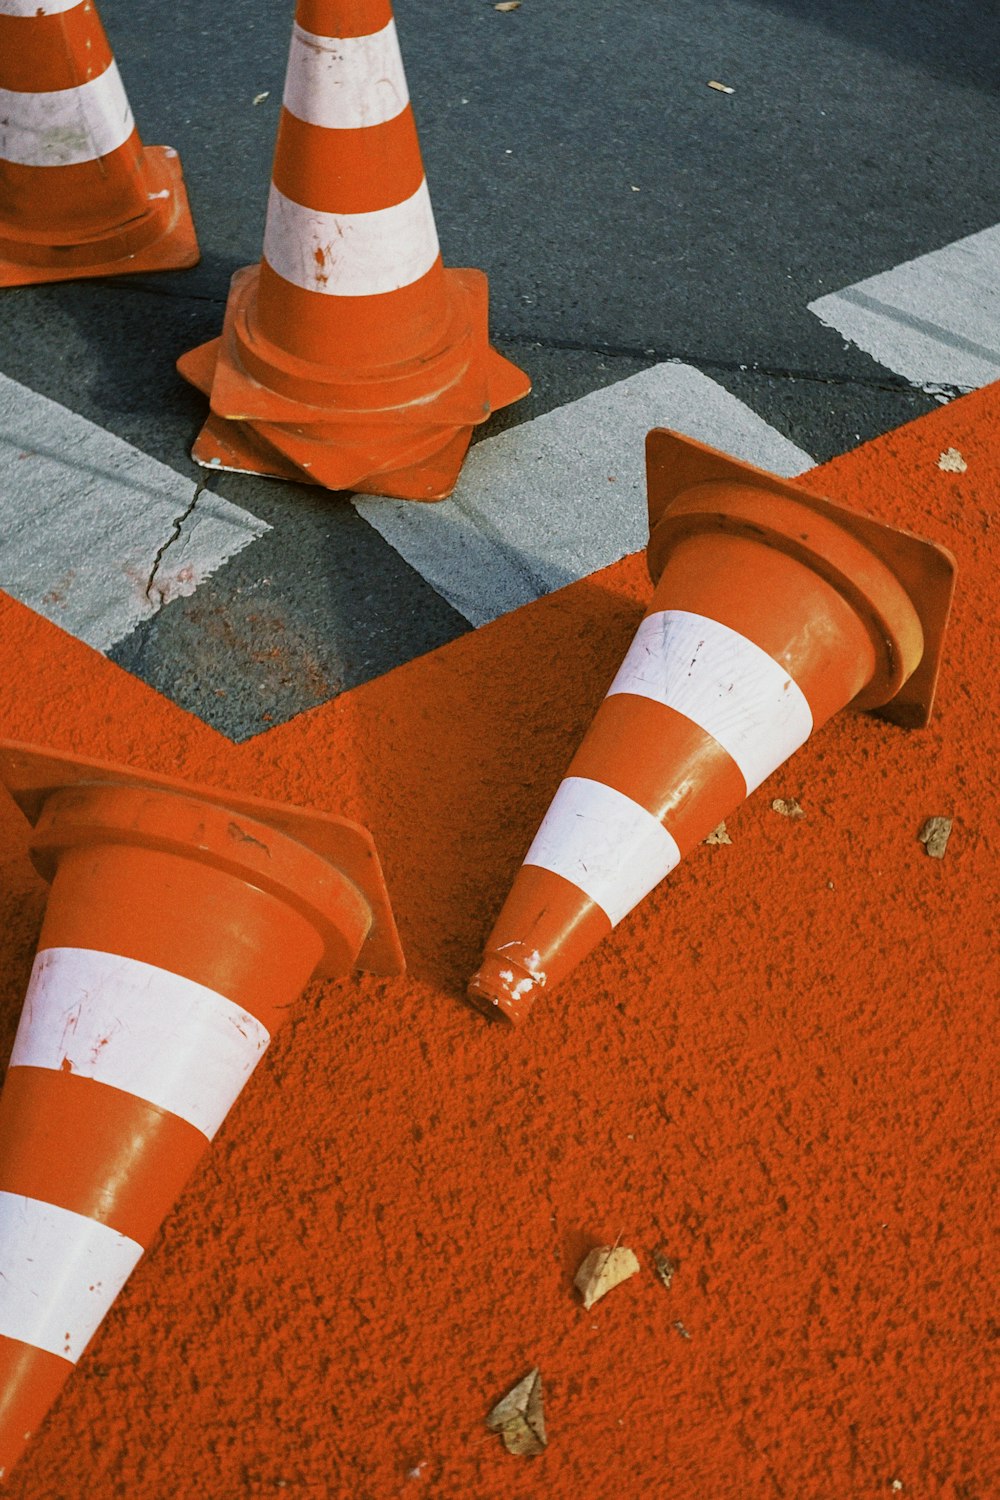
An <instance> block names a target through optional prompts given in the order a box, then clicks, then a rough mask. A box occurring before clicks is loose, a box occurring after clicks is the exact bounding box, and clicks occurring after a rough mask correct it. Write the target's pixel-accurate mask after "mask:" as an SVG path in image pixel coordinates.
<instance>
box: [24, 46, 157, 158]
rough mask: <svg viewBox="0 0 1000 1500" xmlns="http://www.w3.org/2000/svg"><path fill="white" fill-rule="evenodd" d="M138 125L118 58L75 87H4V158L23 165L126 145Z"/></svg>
mask: <svg viewBox="0 0 1000 1500" xmlns="http://www.w3.org/2000/svg"><path fill="white" fill-rule="evenodd" d="M134 129H135V121H134V120H133V118H132V111H131V110H130V109H129V104H128V99H127V98H126V97H125V88H124V85H123V84H122V81H121V78H120V76H119V73H118V68H117V66H116V65H115V63H114V62H112V63H111V64H110V65H109V67H107V68H106V69H105V71H104V72H103V73H102V74H101V75H100V77H99V78H91V79H90V81H89V82H88V83H81V84H80V85H79V86H78V87H77V88H75V89H54V90H50V91H49V92H47V93H42V94H27V93H20V92H18V91H16V90H14V89H0V158H3V160H5V161H11V162H16V163H17V164H18V166H22V167H71V166H77V165H79V164H80V163H81V162H86V161H96V160H97V159H98V158H99V157H101V156H108V155H110V153H111V152H112V151H117V150H118V147H119V146H123V145H124V144H125V142H126V141H127V140H128V138H129V136H130V135H131V134H132V131H133V130H134Z"/></svg>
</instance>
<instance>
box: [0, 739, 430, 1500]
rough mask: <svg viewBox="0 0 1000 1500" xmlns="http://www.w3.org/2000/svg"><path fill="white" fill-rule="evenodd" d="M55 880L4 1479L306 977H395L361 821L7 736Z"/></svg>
mask: <svg viewBox="0 0 1000 1500" xmlns="http://www.w3.org/2000/svg"><path fill="white" fill-rule="evenodd" d="M0 780H2V781H3V782H4V783H5V784H6V786H7V787H8V789H9V790H10V792H11V793H12V794H13V796H14V798H15V799H16V801H17V802H18V804H19V805H20V807H21V808H22V810H23V811H24V812H25V813H26V814H27V816H28V818H29V820H30V822H31V823H32V824H33V825H34V833H33V836H32V839H31V855H32V859H33V861H34V863H35V865H36V867H37V868H38V870H39V872H40V873H41V874H42V875H44V876H45V877H46V878H47V879H50V880H51V882H52V889H51V892H50V894H49V899H48V905H47V908H46V912H45V920H44V925H43V927H42V934H41V938H40V939H39V944H38V954H37V957H36V959H35V964H34V968H33V970H32V973H31V980H30V983H29V986H28V993H27V998H26V1000H25V1003H24V1009H23V1012H22V1015H21V1021H20V1025H19V1028H18V1032H17V1038H16V1041H15V1043H14V1050H13V1054H12V1056H11V1060H10V1067H9V1069H8V1072H7V1078H6V1082H5V1084H4V1088H3V1093H2V1096H0V1476H2V1475H3V1474H5V1473H9V1471H10V1468H11V1465H12V1464H13V1463H14V1462H15V1461H16V1459H17V1457H18V1455H19V1454H20V1452H21V1450H22V1449H23V1447H24V1445H25V1443H26V1441H27V1440H28V1439H29V1438H30V1437H31V1435H32V1433H33V1432H34V1431H35V1429H36V1428H37V1427H38V1424H39V1422H40V1421H41V1419H42V1417H43V1416H44V1415H45V1412H46V1411H47V1410H48V1408H49V1407H50V1406H51V1404H52V1402H53V1401H54V1400H55V1398H56V1396H57V1395H58V1393H59V1391H60V1389H61V1387H62V1385H63V1383H64V1382H65V1381H66V1379H67V1378H68V1376H69V1374H70V1373H71V1371H72V1369H73V1365H74V1363H75V1362H76V1361H77V1359H79V1357H80V1355H81V1354H82V1352H83V1350H84V1349H85V1348H86V1346H87V1343H88V1341H89V1340H90V1337H91V1335H92V1334H93V1333H94V1331H95V1330H96V1328H97V1326H98V1324H99V1323H100V1322H101V1319H102V1318H103V1317H104V1315H105V1313H106V1312H107V1310H108V1308H109V1307H110V1306H111V1303H112V1302H113V1301H114V1299H115V1297H116V1295H117V1294H118V1291H119V1290H120V1288H121V1286H122V1284H123V1283H124V1281H125V1279H126V1277H127V1276H128V1275H129V1273H130V1272H131V1271H132V1269H133V1267H134V1266H135V1264H136V1262H137V1261H138V1259H139V1257H140V1255H141V1254H142V1252H143V1250H144V1248H145V1247H146V1246H148V1244H149V1242H150V1240H151V1239H152V1237H153V1235H154V1234H155V1233H156V1230H157V1227H158V1226H159V1224H160V1222H161V1220H162V1219H163V1218H164V1216H165V1215H166V1213H167V1212H168V1210H169V1209H170V1207H171V1205H172V1203H173V1202H174V1200H175V1198H176V1197H177V1195H178V1194H179V1193H180V1191H181V1188H182V1187H183V1185H184V1182H185V1181H186V1179H187V1177H188V1176H189V1174H190V1173H191V1171H192V1169H193V1168H194V1166H195V1164H196V1162H197V1161H198V1158H199V1156H200V1155H201V1153H202V1151H203V1150H204V1149H205V1147H206V1145H207V1144H208V1142H209V1141H210V1140H211V1139H212V1137H213V1135H214V1134H215V1132H216V1130H217V1129H218V1128H219V1126H220V1125H221V1124H222V1121H223V1120H224V1119H225V1116H226V1114H227V1112H228V1110H229V1108H230V1106H231V1105H232V1104H233V1102H234V1101H235V1099H236V1097H237V1096H238V1094H239V1093H240V1090H241V1089H242V1088H243V1085H244V1084H245V1083H246V1081H247V1079H248V1078H249V1076H250V1074H251V1073H252V1072H253V1070H254V1068H255V1067H256V1066H257V1063H258V1062H259V1061H260V1058H261V1056H262V1054H263V1052H264V1050H265V1048H266V1047H267V1045H268V1042H269V1041H270V1038H271V1036H272V1035H273V1033H274V1031H275V1030H276V1028H277V1027H278V1026H279V1025H280V1024H281V1021H282V1018H283V1017H284V1015H285V1013H286V1011H287V1010H288V1008H289V1006H290V1005H291V1004H292V1003H293V1002H294V1001H295V999H296V998H297V997H298V995H299V993H300V992H301V990H302V988H303V986H304V985H305V984H306V983H307V982H308V981H309V980H310V978H312V977H313V976H314V975H318V976H324V977H333V976H336V975H339V974H344V973H347V972H348V971H349V970H350V969H352V968H353V967H355V966H358V967H360V968H363V969H368V970H371V971H373V972H375V973H382V974H391V973H398V972H400V971H401V970H402V968H403V963H402V956H401V953H400V950H399V943H398V939H397V936H396V930H395V926H394V923H393V918H392V913H391V911H390V908H389V903H388V897H387V895H386V891H385V885H384V882H383V879H382V873H381V870H380V867H379V862H378V856H377V854H376V852H375V848H374V846H373V844H372V841H371V838H370V836H369V835H368V833H367V832H366V831H365V829H363V828H360V827H358V826H357V825H356V824H354V823H348V822H345V821H343V820H342V819H339V818H334V817H329V816H326V815H325V814H322V813H314V812H305V811H302V810H300V809H297V808H290V807H281V806H278V805H277V804H272V803H267V802H260V801H257V800H256V799H251V798H242V797H230V796H229V795H228V794H226V793H214V792H211V791H206V790H204V789H202V788H197V787H189V786H185V785H184V784H183V783H182V782H179V781H174V780H173V779H167V778H165V777H156V776H147V775H145V774H142V775H139V774H135V773H133V772H130V771H126V770H122V769H120V768H117V767H114V766H104V765H101V764H99V763H97V762H93V761H86V760H79V759H76V758H72V759H63V758H61V757H59V756H56V755H52V754H49V753H48V752H45V751H40V750H35V749H32V748H30V747H27V746H22V745H14V744H10V743H4V744H0Z"/></svg>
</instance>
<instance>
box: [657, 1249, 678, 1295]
mask: <svg viewBox="0 0 1000 1500" xmlns="http://www.w3.org/2000/svg"><path fill="white" fill-rule="evenodd" d="M653 1265H654V1266H655V1267H656V1274H657V1276H659V1278H660V1280H661V1281H662V1282H663V1285H664V1286H665V1287H666V1289H667V1291H668V1292H669V1290H670V1288H671V1285H672V1284H673V1279H674V1272H675V1271H676V1270H677V1267H676V1266H675V1265H674V1263H673V1261H672V1260H671V1259H670V1257H669V1255H664V1253H663V1251H662V1250H654V1251H653Z"/></svg>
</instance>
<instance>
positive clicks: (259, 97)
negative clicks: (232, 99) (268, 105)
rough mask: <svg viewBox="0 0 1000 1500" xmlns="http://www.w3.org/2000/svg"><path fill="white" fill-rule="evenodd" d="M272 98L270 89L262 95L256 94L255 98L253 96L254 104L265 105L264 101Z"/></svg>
mask: <svg viewBox="0 0 1000 1500" xmlns="http://www.w3.org/2000/svg"><path fill="white" fill-rule="evenodd" d="M270 97H271V90H270V89H265V90H264V92H263V93H262V94H254V96H253V102H254V104H263V103H264V100H265V99H270Z"/></svg>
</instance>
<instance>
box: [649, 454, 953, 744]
mask: <svg viewBox="0 0 1000 1500" xmlns="http://www.w3.org/2000/svg"><path fill="white" fill-rule="evenodd" d="M646 482H647V491H648V505H649V536H650V541H649V547H648V550H647V557H648V560H649V568H650V574H651V576H652V577H653V582H654V583H655V582H656V581H657V579H658V577H659V571H660V568H661V566H662V564H661V562H660V560H659V549H658V547H657V537H656V533H657V528H658V527H659V526H660V523H661V522H664V521H667V520H668V518H669V517H670V516H671V513H672V511H673V509H674V507H675V506H676V505H677V503H678V502H679V500H680V498H681V496H682V495H683V496H684V500H685V506H690V505H691V501H692V496H691V493H690V492H691V491H692V490H693V489H695V487H697V486H699V485H716V484H731V485H734V486H735V485H739V486H741V487H742V488H743V489H744V490H746V489H754V490H757V491H761V490H763V491H765V492H766V493H768V494H771V495H777V496H781V497H783V498H785V499H789V500H794V501H795V502H796V503H797V504H798V505H800V506H804V507H805V508H806V509H807V510H810V511H813V512H814V513H815V514H816V515H818V516H822V517H824V518H825V519H826V520H828V521H832V522H833V523H834V524H835V525H837V526H839V527H840V528H842V530H843V531H845V532H847V533H848V534H849V535H850V536H851V537H854V538H856V539H857V540H858V541H860V542H862V543H863V544H864V545H865V546H866V547H868V548H869V549H870V550H871V552H873V553H874V554H875V556H876V557H877V558H879V559H880V560H881V561H882V562H883V563H884V564H885V565H886V566H887V567H888V568H889V569H890V570H891V571H892V573H894V574H895V576H896V578H897V579H898V581H899V583H900V584H901V585H902V587H903V589H904V590H905V592H906V593H907V594H908V596H909V598H910V600H911V602H912V604H913V607H914V609H915V610H916V613H917V615H918V616H919V619H920V624H921V628H922V630H923V635H924V650H923V655H922V657H921V659H920V662H919V664H918V666H917V667H916V669H915V670H914V671H913V673H912V674H911V675H910V677H909V678H908V679H907V680H906V682H904V683H903V685H902V686H901V688H900V689H899V691H898V692H897V693H896V694H895V696H894V697H893V698H892V699H891V700H890V701H889V702H888V703H885V704H882V705H881V706H880V707H878V708H877V709H876V710H875V711H876V712H877V713H878V714H879V716H880V717H882V718H884V719H888V720H889V721H890V722H892V723H894V724H899V725H901V726H902V727H903V728H906V729H919V728H922V727H924V726H925V725H926V724H927V723H928V722H929V721H930V717H931V713H932V710H933V706H934V694H935V689H936V686H937V679H938V673H939V671H940V667H941V656H942V652H943V648H944V636H945V630H946V628H947V624H948V615H949V612H950V610H951V601H952V595H953V593H954V588H955V573H956V569H957V564H956V561H955V558H954V557H953V556H952V554H951V553H950V552H949V551H948V549H947V548H946V547H942V546H940V545H938V544H937V543H936V542H930V541H927V540H926V539H925V538H924V537H919V536H916V535H914V534H913V533H912V532H909V531H903V530H900V529H899V528H898V527H895V526H889V525H887V524H886V523H885V522H884V521H879V520H877V519H876V518H875V517H874V516H869V515H865V514H864V513H863V512H861V511H857V510H854V509H852V508H851V507H849V506H845V505H841V504H839V503H837V502H836V501H833V500H828V499H826V498H825V497H824V496H822V495H816V494H813V493H811V492H810V491H809V490H807V489H804V488H803V487H802V485H801V484H800V483H798V482H796V483H792V482H790V481H788V480H784V479H780V478H779V477H778V476H777V475H775V474H770V473H768V472H767V470H766V469H758V468H756V467H755V465H753V464H748V463H745V462H743V460H741V459H736V458H730V457H729V456H728V455H727V454H724V453H719V452H718V451H717V450H716V449H714V448H709V447H707V446H706V445H705V444H703V443H699V442H697V441H696V440H695V439H694V438H689V437H685V436H684V435H683V433H679V432H673V431H671V430H670V429H669V428H665V427H657V428H654V429H653V431H652V432H650V433H649V434H648V435H647V437H646ZM719 521H720V517H718V516H717V515H716V516H713V515H712V512H711V505H710V504H709V505H708V506H707V507H706V512H705V524H706V525H707V526H711V525H712V524H713V522H715V523H716V524H718V523H719ZM665 529H666V528H664V530H665ZM727 529H731V526H729V527H727ZM769 540H770V542H771V543H772V544H773V545H780V539H779V538H776V537H775V535H773V534H771V535H770V537H769ZM790 545H791V544H790Z"/></svg>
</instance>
